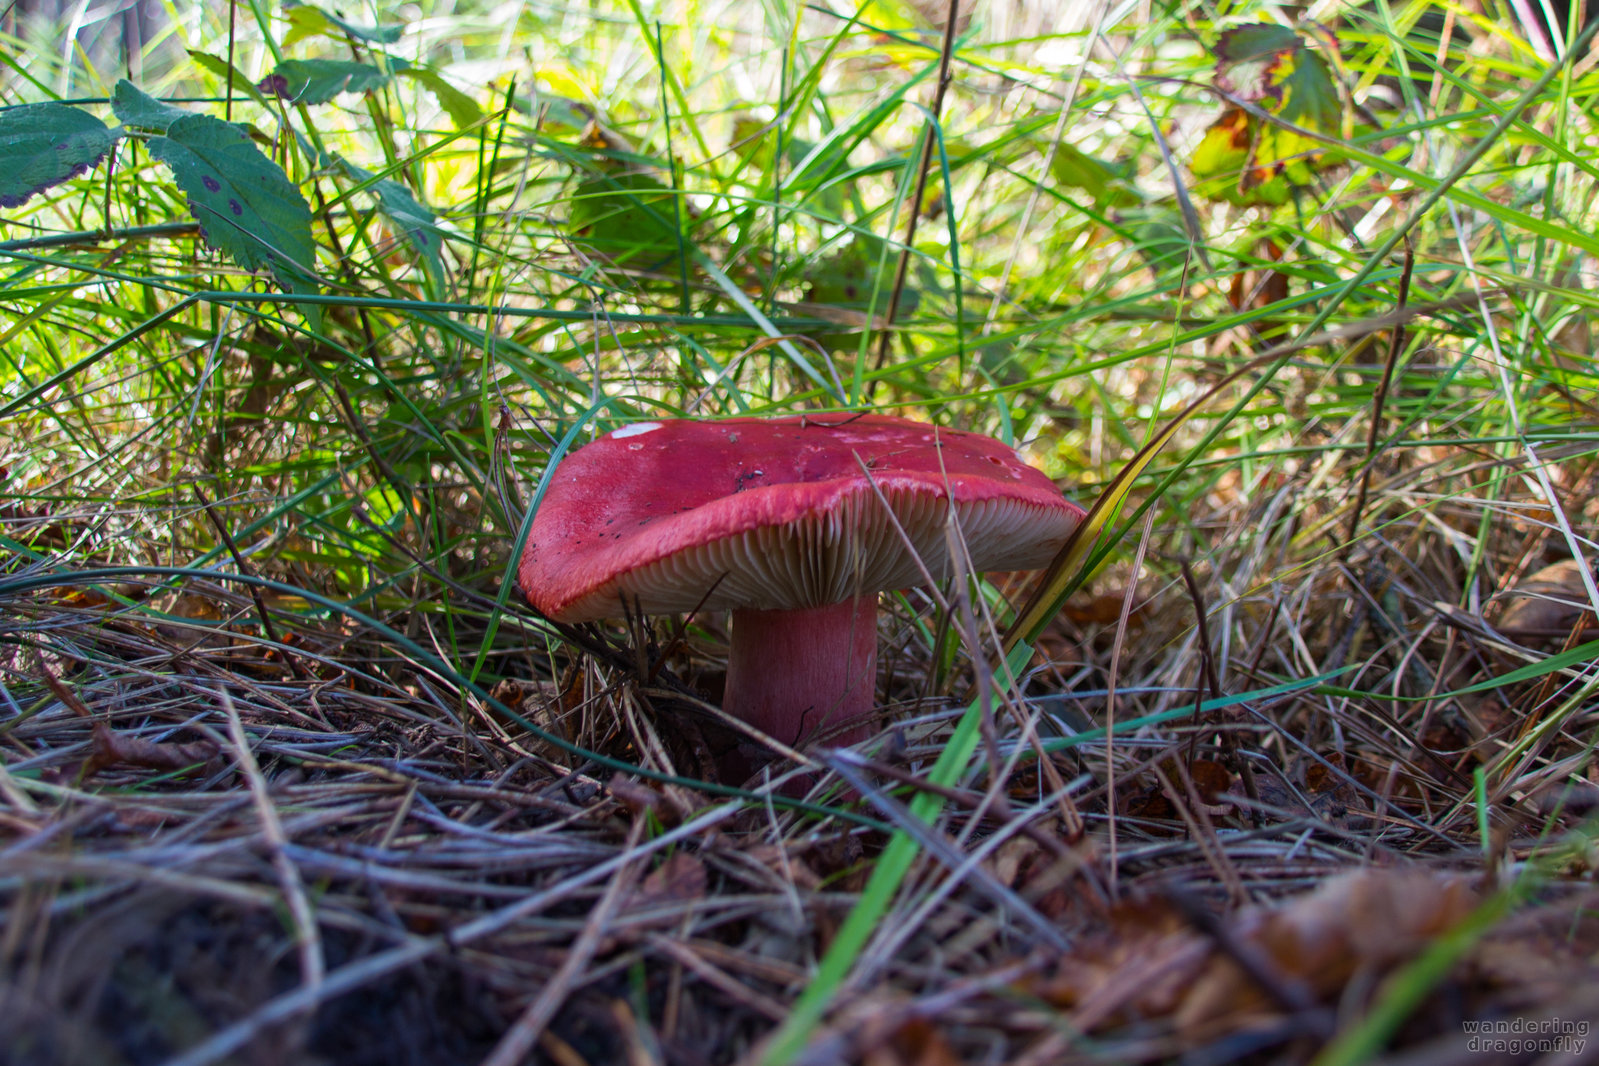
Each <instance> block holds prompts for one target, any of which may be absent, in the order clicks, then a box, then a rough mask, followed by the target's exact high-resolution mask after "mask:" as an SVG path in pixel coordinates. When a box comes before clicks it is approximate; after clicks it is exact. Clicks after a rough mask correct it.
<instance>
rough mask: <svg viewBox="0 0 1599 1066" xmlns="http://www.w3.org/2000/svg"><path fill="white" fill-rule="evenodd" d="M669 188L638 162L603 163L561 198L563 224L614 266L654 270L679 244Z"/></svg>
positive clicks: (672, 256)
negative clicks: (567, 196)
mask: <svg viewBox="0 0 1599 1066" xmlns="http://www.w3.org/2000/svg"><path fill="white" fill-rule="evenodd" d="M675 201H676V198H675V194H674V193H673V192H672V190H671V188H670V187H669V186H667V185H664V184H662V183H661V180H660V179H659V178H657V177H656V176H655V174H654V172H653V171H652V170H651V169H649V168H647V167H643V166H639V167H633V168H630V169H620V168H616V169H612V167H611V166H607V167H606V169H604V170H602V171H601V172H600V173H598V174H592V175H590V176H588V177H585V178H584V179H583V180H582V181H580V182H578V185H577V188H576V189H575V190H573V192H572V197H571V199H570V200H569V201H568V203H567V224H568V225H569V227H570V228H571V232H572V236H573V238H574V239H575V240H576V241H577V242H578V243H579V244H581V245H583V246H584V247H586V248H588V249H590V250H592V251H594V252H597V253H599V254H600V255H603V256H605V257H606V258H607V259H610V260H611V261H612V262H614V263H616V264H617V265H619V266H627V267H631V268H633V269H637V270H656V269H659V268H661V267H663V266H665V265H666V264H667V263H669V262H671V261H672V260H674V259H676V258H677V256H678V253H679V251H680V249H681V246H682V237H681V234H680V232H679V230H678V228H677V217H678V208H677V204H676V202H675Z"/></svg>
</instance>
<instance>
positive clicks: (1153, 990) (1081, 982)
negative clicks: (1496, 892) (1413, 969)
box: [1029, 869, 1477, 1040]
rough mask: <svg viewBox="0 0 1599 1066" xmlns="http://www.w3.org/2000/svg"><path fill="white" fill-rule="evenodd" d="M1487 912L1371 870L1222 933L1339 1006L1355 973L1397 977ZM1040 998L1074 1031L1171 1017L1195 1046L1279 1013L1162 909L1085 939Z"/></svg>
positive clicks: (1120, 919) (1144, 906) (1456, 887)
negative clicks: (1426, 949) (1391, 972)
mask: <svg viewBox="0 0 1599 1066" xmlns="http://www.w3.org/2000/svg"><path fill="white" fill-rule="evenodd" d="M1476 903H1477V897H1476V894H1475V892H1474V891H1473V890H1472V888H1471V887H1470V885H1469V883H1468V882H1467V881H1466V880H1465V879H1464V878H1460V877H1452V876H1441V875H1438V874H1434V873H1431V872H1429V871H1423V870H1385V869H1379V870H1363V871H1357V872H1355V873H1351V874H1345V875H1343V876H1339V877H1335V878H1333V879H1331V880H1329V881H1327V882H1326V883H1325V884H1323V885H1322V886H1321V887H1320V888H1318V889H1317V890H1316V891H1314V892H1311V893H1309V894H1308V895H1304V896H1300V897H1297V898H1296V899H1293V900H1290V901H1288V902H1287V903H1285V904H1283V905H1281V906H1279V907H1276V908H1271V909H1264V908H1262V909H1255V910H1249V911H1244V912H1242V913H1240V914H1236V915H1233V916H1231V917H1229V918H1228V919H1226V921H1225V922H1224V926H1223V929H1224V934H1223V935H1225V936H1226V937H1227V938H1228V939H1230V940H1231V941H1233V942H1234V943H1237V944H1239V945H1240V946H1242V947H1245V948H1248V949H1250V950H1252V951H1253V952H1255V953H1257V954H1258V956H1259V958H1260V959H1261V961H1262V962H1263V964H1264V965H1266V966H1267V967H1268V968H1269V969H1270V970H1272V971H1274V972H1275V973H1276V974H1278V975H1280V977H1281V981H1282V983H1283V984H1284V985H1286V984H1288V983H1291V982H1297V983H1298V984H1300V985H1301V986H1303V987H1304V988H1305V989H1307V990H1308V991H1309V992H1310V994H1311V995H1313V996H1314V997H1316V998H1317V999H1319V1000H1321V1001H1323V1002H1329V1001H1334V1000H1336V999H1337V998H1338V996H1339V995H1340V993H1341V992H1342V990H1343V988H1344V986H1345V985H1346V984H1347V983H1348V982H1349V980H1350V979H1351V977H1352V976H1353V975H1354V974H1356V973H1357V972H1362V973H1371V972H1374V971H1375V972H1381V971H1384V970H1388V969H1391V968H1392V967H1394V966H1395V965H1397V964H1399V963H1400V962H1402V961H1404V960H1406V959H1408V958H1410V957H1412V956H1413V955H1414V954H1415V953H1416V952H1418V951H1419V950H1421V948H1422V947H1423V946H1425V944H1426V943H1427V942H1428V941H1430V940H1431V939H1433V938H1435V937H1437V936H1439V935H1441V934H1443V933H1445V932H1447V931H1448V930H1450V929H1451V928H1453V927H1454V926H1455V925H1457V924H1458V923H1459V922H1460V921H1461V920H1462V919H1464V918H1465V917H1466V915H1467V914H1469V913H1470V912H1471V910H1472V908H1473V907H1475V906H1476ZM1029 991H1031V992H1032V993H1034V994H1035V995H1037V996H1039V997H1040V998H1042V999H1044V1000H1046V1001H1047V1002H1050V1003H1054V1004H1056V1005H1058V1006H1062V1007H1071V1008H1074V1009H1073V1012H1072V1018H1071V1024H1072V1025H1073V1026H1074V1027H1079V1028H1081V1029H1084V1030H1089V1029H1093V1028H1096V1027H1102V1026H1105V1025H1107V1024H1111V1023H1116V1022H1121V1021H1128V1020H1132V1019H1135V1018H1159V1017H1169V1018H1171V1020H1172V1021H1173V1022H1175V1024H1176V1025H1177V1027H1178V1029H1179V1030H1180V1031H1181V1032H1183V1034H1184V1035H1185V1036H1186V1037H1189V1038H1191V1039H1195V1040H1210V1039H1214V1038H1216V1037H1217V1036H1219V1035H1221V1034H1224V1033H1227V1032H1231V1031H1234V1030H1237V1029H1239V1028H1241V1027H1243V1026H1246V1025H1248V1024H1250V1023H1252V1022H1254V1021H1258V1020H1259V1019H1260V1018H1261V1017H1262V1016H1266V1015H1270V1014H1272V1013H1273V1012H1275V1011H1276V1010H1277V1005H1276V1001H1275V1000H1274V999H1273V998H1272V997H1271V996H1270V995H1268V993H1267V992H1266V991H1265V990H1263V989H1262V988H1261V987H1260V985H1259V984H1258V983H1257V981H1256V980H1255V978H1253V977H1251V976H1249V975H1248V974H1246V973H1245V972H1244V971H1243V970H1242V969H1241V968H1240V967H1239V966H1238V965H1237V964H1236V963H1235V962H1234V961H1233V959H1232V958H1231V957H1230V956H1229V955H1228V954H1226V953H1224V952H1223V951H1222V950H1220V948H1219V947H1218V946H1217V942H1216V940H1213V939H1212V938H1210V937H1209V936H1207V935H1205V934H1203V933H1201V932H1199V931H1197V930H1196V929H1194V928H1193V927H1192V926H1191V925H1190V924H1189V923H1188V922H1187V921H1185V920H1184V919H1183V918H1182V916H1181V915H1179V914H1178V913H1177V911H1176V910H1175V908H1173V907H1172V906H1171V905H1169V904H1167V903H1166V902H1164V901H1160V900H1152V901H1144V902H1141V903H1135V904H1123V905H1121V906H1119V907H1117V908H1116V910H1115V911H1114V912H1112V915H1111V925H1110V928H1109V929H1107V930H1106V931H1105V932H1104V933H1102V934H1100V935H1099V936H1097V937H1092V938H1090V939H1088V940H1085V941H1083V942H1082V943H1081V944H1080V946H1078V947H1077V948H1076V949H1075V950H1074V951H1073V952H1072V954H1071V955H1069V956H1066V957H1065V958H1063V959H1062V960H1061V961H1060V963H1059V964H1058V965H1057V967H1056V969H1055V972H1054V973H1053V974H1052V975H1050V976H1049V977H1047V978H1043V979H1040V980H1038V981H1036V982H1034V983H1033V984H1032V985H1031V987H1030V988H1029Z"/></svg>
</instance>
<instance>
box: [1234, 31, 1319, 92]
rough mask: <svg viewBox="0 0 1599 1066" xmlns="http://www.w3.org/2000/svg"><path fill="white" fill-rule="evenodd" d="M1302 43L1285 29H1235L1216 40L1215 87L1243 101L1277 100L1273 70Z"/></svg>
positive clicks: (1276, 81)
mask: <svg viewBox="0 0 1599 1066" xmlns="http://www.w3.org/2000/svg"><path fill="white" fill-rule="evenodd" d="M1303 44H1304V42H1303V41H1301V40H1300V38H1299V35H1298V34H1297V33H1295V32H1294V31H1293V30H1291V29H1288V28H1287V27H1286V26H1278V25H1275V24H1273V23H1267V22H1257V23H1252V24H1250V25H1246V26H1235V27H1233V28H1232V29H1230V30H1228V31H1226V32H1225V33H1223V34H1222V35H1221V37H1219V38H1218V39H1217V41H1216V52H1215V55H1216V87H1217V88H1218V89H1221V90H1222V91H1223V92H1229V93H1232V94H1233V95H1234V96H1238V97H1241V98H1242V99H1245V100H1251V101H1253V100H1261V99H1264V98H1266V97H1271V98H1273V99H1276V98H1279V97H1280V96H1281V93H1280V92H1279V91H1278V87H1277V83H1278V80H1279V79H1278V78H1277V76H1276V73H1275V71H1276V68H1277V66H1278V65H1279V64H1280V63H1282V62H1283V60H1284V58H1285V57H1287V56H1290V55H1292V53H1294V52H1295V51H1297V50H1298V49H1299V48H1300V47H1301V46H1302V45H1303Z"/></svg>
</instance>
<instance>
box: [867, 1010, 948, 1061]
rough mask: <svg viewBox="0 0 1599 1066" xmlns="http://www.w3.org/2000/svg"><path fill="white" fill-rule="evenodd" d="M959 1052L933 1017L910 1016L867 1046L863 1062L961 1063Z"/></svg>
mask: <svg viewBox="0 0 1599 1066" xmlns="http://www.w3.org/2000/svg"><path fill="white" fill-rule="evenodd" d="M960 1063H961V1060H960V1056H959V1055H957V1054H956V1053H955V1049H954V1047H952V1046H951V1045H950V1042H949V1040H948V1039H947V1038H946V1037H945V1036H944V1034H943V1032H941V1031H940V1030H939V1029H938V1028H937V1027H936V1026H935V1025H934V1024H933V1023H932V1022H931V1021H929V1020H927V1019H926V1018H911V1019H909V1020H907V1021H905V1022H904V1023H902V1024H901V1025H900V1026H898V1027H897V1028H896V1029H894V1030H893V1031H892V1032H890V1033H888V1034H886V1035H885V1036H884V1037H882V1038H880V1039H879V1040H876V1041H874V1042H873V1046H870V1047H867V1048H865V1049H864V1054H863V1055H862V1057H861V1066H960Z"/></svg>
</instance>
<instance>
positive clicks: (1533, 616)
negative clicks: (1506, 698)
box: [1489, 559, 1599, 644]
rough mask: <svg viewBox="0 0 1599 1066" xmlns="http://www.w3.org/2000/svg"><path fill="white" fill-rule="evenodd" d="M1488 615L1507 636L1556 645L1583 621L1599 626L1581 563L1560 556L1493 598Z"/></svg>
mask: <svg viewBox="0 0 1599 1066" xmlns="http://www.w3.org/2000/svg"><path fill="white" fill-rule="evenodd" d="M1489 614H1490V615H1491V616H1495V617H1494V618H1493V621H1494V624H1495V626H1497V627H1498V629H1499V630H1500V632H1502V633H1504V634H1505V635H1507V636H1511V637H1515V638H1516V639H1518V640H1522V641H1525V642H1527V643H1531V644H1558V643H1560V642H1561V641H1563V640H1565V639H1566V637H1567V636H1568V635H1569V634H1570V633H1571V630H1572V627H1573V626H1575V625H1577V623H1578V621H1579V620H1580V621H1581V622H1582V626H1583V628H1584V629H1592V628H1594V627H1595V626H1599V619H1595V618H1594V617H1593V605H1592V604H1591V603H1590V602H1589V600H1588V586H1587V585H1586V584H1585V583H1584V582H1583V580H1582V564H1581V563H1579V562H1577V561H1576V560H1575V559H1562V560H1560V562H1558V563H1551V564H1550V565H1549V566H1546V567H1544V568H1543V569H1542V570H1539V571H1538V572H1536V573H1534V574H1530V575H1528V576H1527V577H1525V578H1522V579H1521V581H1519V582H1517V583H1516V585H1515V586H1514V587H1513V588H1508V589H1506V590H1505V591H1503V592H1501V593H1500V594H1499V595H1498V596H1496V597H1494V600H1493V602H1492V603H1491V604H1490V605H1489Z"/></svg>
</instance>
